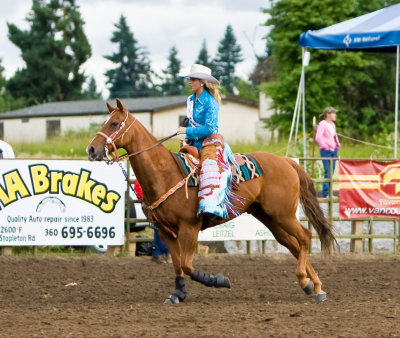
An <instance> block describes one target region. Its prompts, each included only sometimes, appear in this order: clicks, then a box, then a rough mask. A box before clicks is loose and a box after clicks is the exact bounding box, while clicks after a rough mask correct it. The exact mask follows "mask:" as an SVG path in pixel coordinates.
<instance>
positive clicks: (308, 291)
mask: <svg viewBox="0 0 400 338" xmlns="http://www.w3.org/2000/svg"><path fill="white" fill-rule="evenodd" d="M303 291H304V292H305V293H306V295H312V294H313V292H314V283H313V282H312V280H310V281H309V282H308V284H307V285H306V286H305V287H304V288H303Z"/></svg>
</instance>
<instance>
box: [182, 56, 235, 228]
mask: <svg viewBox="0 0 400 338" xmlns="http://www.w3.org/2000/svg"><path fill="white" fill-rule="evenodd" d="M183 76H185V77H187V78H188V79H189V86H190V90H191V91H192V92H193V94H192V95H191V96H189V97H188V98H187V101H186V106H187V117H188V120H189V125H188V127H179V128H178V131H177V133H178V134H185V138H186V139H187V140H189V142H190V143H191V144H192V145H193V146H195V147H196V148H197V149H198V151H199V153H200V159H201V171H200V186H199V195H198V196H199V209H198V215H200V214H203V227H202V228H206V227H207V226H208V223H209V219H210V218H211V217H214V216H218V217H221V218H228V211H227V207H228V209H229V206H230V205H229V201H228V200H227V190H228V189H229V184H228V183H229V179H230V176H229V177H228V174H229V173H228V174H226V173H224V170H225V171H226V168H227V167H229V166H227V165H226V162H227V160H226V158H225V162H224V161H223V159H222V158H221V157H223V153H222V152H223V150H222V149H223V147H224V141H223V138H222V136H221V135H219V134H217V133H218V111H219V104H220V102H221V95H220V93H219V90H218V87H219V81H218V80H217V79H216V78H215V77H213V76H212V75H211V69H210V68H208V67H206V66H203V65H200V64H194V65H192V67H191V69H190V72H189V74H186V75H183ZM225 146H227V145H225ZM228 148H229V146H228ZM221 160H222V161H221ZM221 165H222V166H221ZM222 167H225V169H222ZM228 171H229V169H228Z"/></svg>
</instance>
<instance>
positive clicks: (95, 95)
mask: <svg viewBox="0 0 400 338" xmlns="http://www.w3.org/2000/svg"><path fill="white" fill-rule="evenodd" d="M82 98H84V99H88V100H97V99H101V98H102V97H101V93H100V92H98V91H97V85H96V80H95V79H94V77H93V76H91V77H90V78H89V82H88V86H87V89H86V90H84V91H83V92H82Z"/></svg>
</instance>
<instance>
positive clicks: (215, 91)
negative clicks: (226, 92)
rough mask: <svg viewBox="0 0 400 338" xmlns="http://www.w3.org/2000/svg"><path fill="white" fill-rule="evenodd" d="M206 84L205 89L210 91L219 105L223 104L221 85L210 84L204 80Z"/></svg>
mask: <svg viewBox="0 0 400 338" xmlns="http://www.w3.org/2000/svg"><path fill="white" fill-rule="evenodd" d="M202 82H203V83H204V87H205V88H206V89H207V90H208V92H209V93H210V94H211V95H212V96H213V97H214V99H216V100H217V102H218V104H221V94H220V93H219V89H218V88H219V84H218V83H213V82H209V81H206V80H202Z"/></svg>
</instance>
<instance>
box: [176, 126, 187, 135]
mask: <svg viewBox="0 0 400 338" xmlns="http://www.w3.org/2000/svg"><path fill="white" fill-rule="evenodd" d="M176 133H177V134H178V135H180V134H186V127H179V128H178V131H177V132H176Z"/></svg>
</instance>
